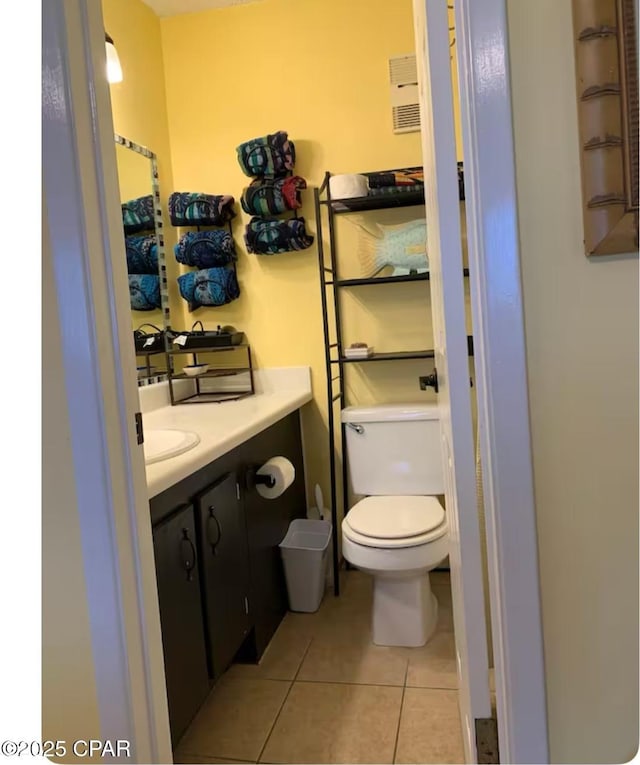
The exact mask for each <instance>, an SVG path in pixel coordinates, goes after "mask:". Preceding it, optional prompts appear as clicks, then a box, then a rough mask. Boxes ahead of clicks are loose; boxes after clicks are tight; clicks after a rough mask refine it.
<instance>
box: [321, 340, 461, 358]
mask: <svg viewBox="0 0 640 765" xmlns="http://www.w3.org/2000/svg"><path fill="white" fill-rule="evenodd" d="M467 352H468V354H469V356H473V336H472V335H467ZM433 358H435V351H433V350H424V351H392V352H389V353H374V354H372V355H371V356H366V357H365V358H361V359H350V358H347V357H346V356H341V357H340V358H339V359H331V364H362V363H367V362H369V361H404V360H405V359H433Z"/></svg>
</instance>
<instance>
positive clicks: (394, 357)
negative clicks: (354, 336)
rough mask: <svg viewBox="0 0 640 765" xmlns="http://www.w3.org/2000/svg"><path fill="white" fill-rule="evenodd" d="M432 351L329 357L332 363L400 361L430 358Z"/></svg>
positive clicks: (432, 354)
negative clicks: (359, 356) (350, 357)
mask: <svg viewBox="0 0 640 765" xmlns="http://www.w3.org/2000/svg"><path fill="white" fill-rule="evenodd" d="M434 355H435V353H434V351H393V352H391V353H374V354H372V355H371V356H366V357H365V358H362V359H349V358H347V357H346V356H341V357H340V358H339V359H331V363H332V364H363V363H367V362H369V361H402V360H403V359H432V358H433V357H434Z"/></svg>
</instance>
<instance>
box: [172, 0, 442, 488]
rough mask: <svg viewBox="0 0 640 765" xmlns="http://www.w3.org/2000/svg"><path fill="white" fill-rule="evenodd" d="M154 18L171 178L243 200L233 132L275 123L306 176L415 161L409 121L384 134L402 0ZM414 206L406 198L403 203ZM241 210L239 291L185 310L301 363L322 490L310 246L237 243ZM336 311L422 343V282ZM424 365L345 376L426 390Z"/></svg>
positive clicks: (181, 185) (364, 391) (308, 442)
mask: <svg viewBox="0 0 640 765" xmlns="http://www.w3.org/2000/svg"><path fill="white" fill-rule="evenodd" d="M161 27H162V41H163V52H164V60H165V77H166V86H167V109H168V115H169V132H170V139H171V152H172V153H171V156H172V161H173V179H174V183H175V188H176V190H180V191H204V192H208V193H215V194H222V193H224V194H232V195H233V196H234V197H235V198H236V199H237V200H238V205H237V206H238V210H240V205H239V199H240V196H241V193H242V189H243V187H245V186H246V185H248V183H249V180H250V179H248V178H247V177H246V176H245V175H243V173H242V171H241V170H240V167H239V165H238V162H237V158H236V146H237V145H238V144H239V143H241V142H242V141H245V140H247V139H250V138H252V137H255V136H259V135H264V134H266V133H272V132H275V131H276V130H286V131H288V133H289V136H290V138H291V139H292V140H293V141H294V142H295V145H296V150H297V162H296V168H295V171H296V173H297V174H299V175H302V176H303V177H304V178H306V180H307V182H308V184H309V186H310V187H311V186H319V185H320V184H321V182H322V179H323V176H324V172H325V171H326V170H330V171H331V172H333V173H349V172H358V171H371V170H381V169H386V168H394V167H403V166H410V165H420V164H422V158H421V151H420V134H419V133H418V132H416V133H409V134H404V135H394V133H393V130H392V122H391V109H390V101H389V82H388V59H389V58H390V57H391V56H394V55H401V54H406V53H411V52H413V51H414V33H413V16H412V6H411V0H399V1H398V2H393V3H390V2H388V0H304V2H300V1H299V0H267V1H266V2H255V3H249V4H246V5H237V6H232V7H227V8H223V9H216V10H211V11H206V12H202V13H195V14H184V15H179V16H174V17H170V18H165V19H162V21H161ZM303 198H304V205H303V208H302V214H303V215H304V217H305V218H306V220H307V224H308V229H309V230H310V231H311V232H313V233H315V231H316V224H315V220H314V218H315V216H314V210H313V196H312V192H311V190H310V189H309V190H307V191H306V192H305V193H304V197H303ZM421 214H423V213H422V209H421V208H415V209H414V210H413V211H411V213H410V216H411V217H418V216H420V215H421ZM249 217H250V216H247V215H245V214H244V213H242V212H241V211H240V215H239V216H238V218H236V220H235V221H234V236H235V240H236V245H237V247H238V250H239V262H238V275H239V281H240V287H241V290H242V294H241V297H240V298H239V300H237V301H235V302H233V303H231V304H230V305H228V306H225V307H221V308H201V309H199V310H198V311H196V312H194V313H193V314H190V315H187V316H186V317H185V318H186V323H187V326H190V324H191V323H192V322H193V321H195V320H196V319H201V320H202V321H203V322H204V324H205V326H207V327H215V326H216V325H217V324H233V325H234V326H236V327H238V328H240V329H242V330H244V331H246V333H247V336H248V339H249V342H250V343H251V344H252V349H253V351H254V356H255V361H256V364H257V366H258V367H273V366H289V365H298V364H302V365H311V368H312V378H313V387H314V395H315V398H314V402H313V404H312V405H310V406H308V407H306V408H305V410H304V432H305V439H304V443H305V458H306V462H307V473H308V486H309V488H310V489H311V490H312V488H313V484H314V483H315V482H316V481H317V482H319V483H320V484H321V485H322V488H323V490H324V493H325V496H329V481H328V477H329V469H328V443H327V430H326V416H327V409H326V386H325V369H324V339H323V333H322V311H321V303H320V285H319V274H318V254H317V249H316V247H315V246H313V247H312V248H310V249H308V250H306V251H303V252H298V253H290V254H283V255H279V256H272V257H264V256H262V257H260V256H256V255H248V254H247V253H246V250H245V248H244V243H243V233H244V224H245V223H246V222H247V221H248V219H249ZM346 217H347V216H343V219H341V220H340V222H339V231H338V236H339V238H340V239H341V240H342V242H343V246H341V250H340V254H341V258H343V259H346V258H347V256H349V255H350V254H353V253H351V252H350V249H349V247H348V246H347V245H348V240H347V239H346V237H349V236H353V233H354V231H355V229H354V228H353V221H346ZM378 219H379V220H381V218H378ZM385 220H386V218H385ZM345 243H346V244H345ZM343 262H345V260H343ZM343 294H344V293H343ZM344 311H345V339H346V340H347V342H352V341H355V340H364V341H367V342H368V343H369V344H372V345H374V346H375V347H376V348H377V349H378V350H384V349H394V348H395V349H411V348H419V347H432V345H433V340H432V332H431V310H430V303H429V289H428V286H425V284H409V285H390V286H389V287H373V288H368V290H367V288H358V290H354V292H353V294H352V295H345V297H344ZM365 369H366V374H363V370H365ZM430 370H431V362H429V361H425V362H417V361H414V362H404V363H403V364H402V365H397V364H382V363H380V364H375V365H372V364H369V365H367V366H366V367H365V366H362V367H361V368H360V369H358V368H357V367H356V366H355V365H353V366H351V367H350V368H349V380H348V389H349V391H350V393H351V394H353V398H354V401H362V400H375V401H385V400H394V399H396V400H407V399H409V400H411V399H413V400H416V399H418V400H430V394H428V393H421V392H420V391H419V388H418V382H417V377H418V375H419V374H424V373H425V372H428V371H430ZM336 412H337V409H336ZM310 499H311V496H310Z"/></svg>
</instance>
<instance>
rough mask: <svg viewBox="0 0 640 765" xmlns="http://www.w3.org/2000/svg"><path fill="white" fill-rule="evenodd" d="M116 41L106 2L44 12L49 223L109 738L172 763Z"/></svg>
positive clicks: (58, 3)
mask: <svg viewBox="0 0 640 765" xmlns="http://www.w3.org/2000/svg"><path fill="white" fill-rule="evenodd" d="M104 34H105V33H104V26H103V21H102V6H101V3H100V2H86V0H47V1H46V2H45V3H43V5H42V187H43V200H44V204H43V209H44V210H46V213H47V217H46V218H45V219H44V220H43V229H44V230H46V231H47V233H48V239H49V243H50V253H51V255H50V257H51V262H52V269H53V274H54V281H55V291H56V294H57V305H58V318H59V322H60V339H61V347H60V352H61V356H62V359H61V361H62V366H63V368H64V377H65V380H64V386H65V390H66V395H67V403H68V412H69V429H70V437H71V450H72V455H73V469H74V477H75V491H76V497H77V513H78V521H79V526H80V538H81V553H82V560H83V572H82V573H83V575H84V579H85V585H86V592H87V610H88V617H89V630H90V639H91V652H92V655H93V669H94V681H95V688H96V699H97V710H98V717H99V725H100V734H101V738H102V740H112V741H116V740H117V739H124V740H127V741H129V742H130V745H131V750H130V760H131V761H132V762H149V763H152V762H161V763H162V762H165V763H166V762H171V761H172V753H171V741H170V736H169V717H168V709H167V697H166V684H165V676H164V660H163V653H162V638H161V632H160V615H159V609H158V596H157V586H156V576H155V563H154V555H153V540H152V536H151V514H150V510H149V500H148V496H147V486H146V478H145V468H144V456H143V449H142V446H139V445H138V443H137V437H136V428H135V417H134V415H135V412H136V411H137V410H138V409H139V400H138V389H137V374H136V363H135V354H134V346H133V343H132V342H131V338H132V329H131V312H130V306H129V299H128V289H127V273H126V258H125V248H124V235H123V229H122V214H121V210H120V195H119V190H118V174H117V166H116V154H115V140H114V131H113V121H112V117H111V104H110V95H109V90H108V85H107V82H106V78H105V77H104V76H102V75H101V74H98V73H100V72H101V71H104V67H105V41H104ZM43 543H44V544H46V540H44V541H43ZM77 733H78V734H80V735H81V734H82V731H77ZM127 759H129V758H127ZM115 761H124V760H123V759H122V758H121V759H119V760H118V758H116V759H115Z"/></svg>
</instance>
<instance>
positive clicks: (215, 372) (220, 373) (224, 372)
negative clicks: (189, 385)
mask: <svg viewBox="0 0 640 765" xmlns="http://www.w3.org/2000/svg"><path fill="white" fill-rule="evenodd" d="M250 371H251V367H233V368H231V369H208V370H207V371H206V372H202V374H199V375H187V374H185V373H184V372H176V373H175V374H172V375H171V377H173V379H174V380H204V379H206V378H209V379H211V378H214V377H233V376H234V375H241V374H246V373H247V372H250Z"/></svg>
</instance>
